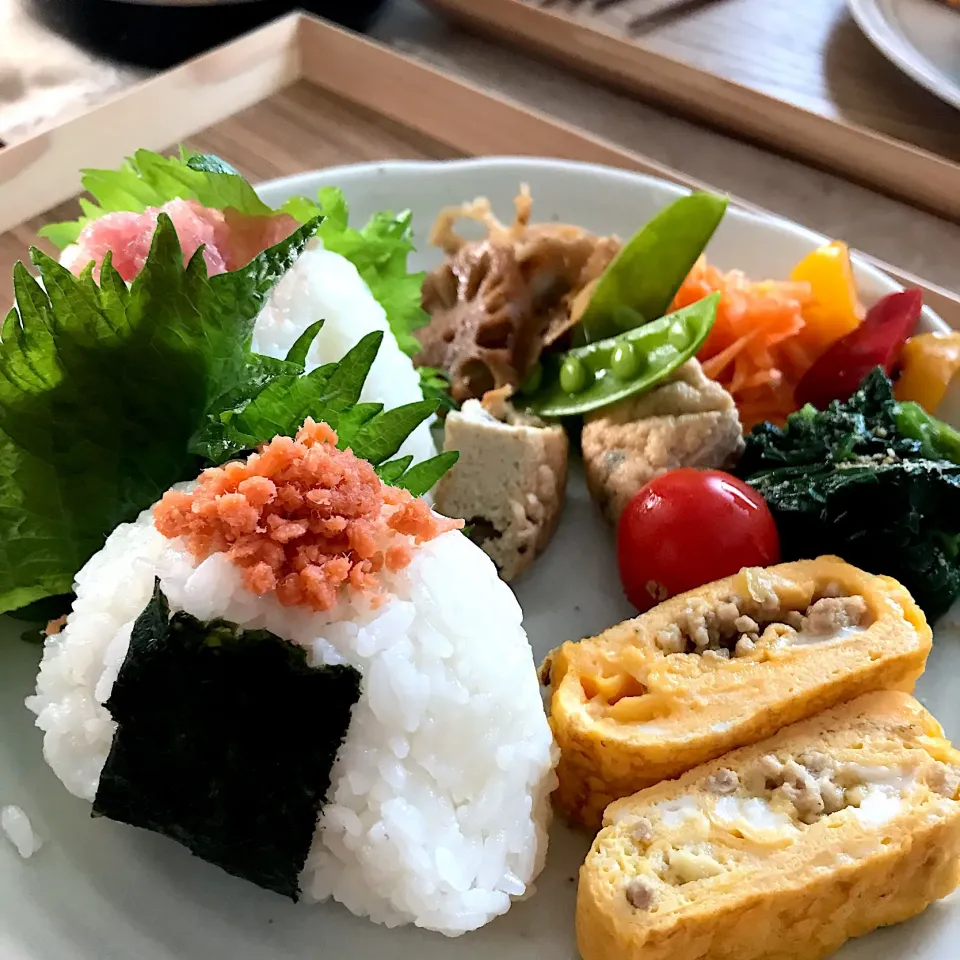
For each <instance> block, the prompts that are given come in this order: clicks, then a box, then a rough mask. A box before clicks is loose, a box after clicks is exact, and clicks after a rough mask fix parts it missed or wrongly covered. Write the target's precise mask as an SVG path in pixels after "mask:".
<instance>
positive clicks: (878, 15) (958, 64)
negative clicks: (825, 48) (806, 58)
mask: <svg viewBox="0 0 960 960" xmlns="http://www.w3.org/2000/svg"><path fill="white" fill-rule="evenodd" d="M847 2H848V4H849V6H850V12H851V13H852V14H853V17H854V19H855V20H856V21H857V23H858V24H859V25H860V29H861V30H863V32H864V33H865V34H866V35H867V36H868V37H869V38H870V40H871V41H873V43H874V44H875V45H876V47H877V49H878V50H880V52H881V53H882V54H883V55H884V56H885V57H887V59H889V60H890V61H892V62H893V63H895V64H896V65H897V66H898V67H899V68H900V69H901V70H903V72H904V73H906V74H907V75H908V76H910V77H912V78H913V79H914V80H916V81H917V83H919V84H921V85H922V86H924V87H926V88H927V89H928V90H929V91H930V92H931V93H933V94H936V95H937V96H938V97H940V99H941V100H944V101H946V102H947V103H949V104H951V105H952V106H954V107H956V108H957V109H958V110H960V7H957V8H955V9H951V7H950V6H949V4H948V3H946V0H847Z"/></svg>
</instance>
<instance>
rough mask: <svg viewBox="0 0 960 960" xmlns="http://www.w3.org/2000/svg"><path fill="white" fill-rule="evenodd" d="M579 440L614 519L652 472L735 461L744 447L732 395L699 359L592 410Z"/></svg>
mask: <svg viewBox="0 0 960 960" xmlns="http://www.w3.org/2000/svg"><path fill="white" fill-rule="evenodd" d="M581 442H582V445H583V463H584V468H585V470H586V474H587V484H588V486H589V487H590V493H591V495H592V496H593V498H594V500H595V501H596V502H597V503H598V504H599V506H600V509H601V510H602V511H603V514H604V516H605V517H606V518H607V519H608V520H609V521H610V522H611V523H616V522H617V521H618V520H619V519H620V514H621V513H623V510H624V508H625V507H626V505H627V504H628V503H629V502H630V500H631V498H632V497H633V496H634V494H635V493H637V491H639V490H640V488H641V487H642V486H643V485H644V484H646V483H647V482H649V481H650V480H652V479H653V478H654V477H657V476H659V475H660V474H661V473H666V471H667V470H675V469H676V468H678V467H716V468H723V467H729V466H731V465H733V464H734V463H736V461H737V460H738V459H739V457H740V455H741V454H742V453H743V447H744V442H743V431H742V430H741V429H740V418H739V415H738V414H737V408H736V405H735V404H734V402H733V397H731V396H730V394H729V393H727V391H726V390H724V389H723V387H721V386H720V384H719V383H716V382H714V381H713V380H710V379H708V378H707V377H706V376H705V375H704V372H703V370H702V369H701V367H700V364H699V362H698V361H696V360H689V361H688V362H687V363H685V364H684V365H683V366H682V367H680V368H679V369H678V370H677V371H676V373H675V374H674V376H673V377H672V378H671V379H670V380H667V381H666V382H664V383H662V384H660V385H659V386H658V387H655V388H654V389H653V390H650V391H649V392H647V393H641V394H639V395H637V396H635V397H630V398H628V399H627V400H623V401H621V402H620V403H617V404H614V405H613V406H610V407H604V408H603V409H602V410H598V411H597V412H596V413H593V414H588V415H587V418H586V422H585V424H584V427H583V434H582V441H581Z"/></svg>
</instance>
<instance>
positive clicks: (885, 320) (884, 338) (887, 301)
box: [794, 290, 923, 410]
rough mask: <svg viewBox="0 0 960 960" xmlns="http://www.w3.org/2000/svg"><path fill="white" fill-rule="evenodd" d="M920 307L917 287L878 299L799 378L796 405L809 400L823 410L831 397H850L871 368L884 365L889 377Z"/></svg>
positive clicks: (915, 323)
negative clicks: (861, 319) (856, 325)
mask: <svg viewBox="0 0 960 960" xmlns="http://www.w3.org/2000/svg"><path fill="white" fill-rule="evenodd" d="M922 309H923V294H922V293H921V292H920V291H919V290H904V291H902V292H900V293H891V294H888V295H887V296H885V297H884V298H883V299H882V300H878V301H877V302H876V303H875V304H874V305H873V306H872V307H871V308H870V309H869V310H868V311H867V315H866V316H865V317H864V318H863V322H862V323H861V324H860V325H859V326H858V327H857V328H856V329H855V330H852V331H851V332H850V333H848V334H847V335H846V336H845V337H841V338H840V339H839V340H837V341H836V342H835V343H833V344H831V345H830V346H829V347H827V349H826V351H825V352H824V353H823V354H821V356H820V357H819V358H818V359H817V360H816V361H815V362H814V364H813V366H812V367H810V369H809V370H808V371H807V372H806V373H805V374H804V375H803V376H802V377H801V378H800V382H799V383H798V384H797V389H796V390H795V391H794V397H795V399H796V401H797V404H798V405H800V406H803V405H804V404H807V403H812V404H813V405H814V406H815V407H816V408H817V409H818V410H823V409H824V408H825V407H826V406H827V405H828V404H829V403H830V401H831V400H840V401H847V400H849V399H850V397H851V396H852V395H853V393H854V392H855V391H856V389H857V387H859V386H860V384H861V383H862V382H863V378H864V377H866V375H867V374H868V373H869V372H870V371H871V370H873V369H874V367H883V370H884V373H886V374H887V376H890V373H891V371H892V370H893V367H894V364H895V363H896V362H897V357H898V356H899V355H900V348H901V347H902V346H903V344H904V342H905V341H906V340H908V339H909V338H910V337H911V336H913V331H914V330H915V329H916V326H917V323H918V321H919V320H920V313H921V311H922Z"/></svg>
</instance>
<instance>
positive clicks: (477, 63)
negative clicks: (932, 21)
mask: <svg viewBox="0 0 960 960" xmlns="http://www.w3.org/2000/svg"><path fill="white" fill-rule="evenodd" d="M478 2H479V0H478ZM784 2H789V4H790V6H793V7H795V8H796V9H797V10H798V11H799V12H798V13H797V23H802V22H803V10H804V9H805V5H804V4H798V3H796V2H795V0H717V4H716V7H717V10H718V11H719V10H720V9H721V8H722V7H723V6H724V4H731V5H732V6H730V7H728V10H737V9H740V8H743V9H746V4H748V3H749V4H750V5H751V6H752V7H753V8H756V7H757V4H758V3H759V6H760V7H763V5H764V3H769V4H772V5H774V6H777V7H778V8H779V9H781V11H782V9H783V3H784ZM828 2H829V3H834V4H837V5H838V9H839V5H840V4H842V0H806V3H807V4H814V3H828ZM784 23H785V26H784V28H783V29H784V30H785V31H786V30H788V26H787V25H786V21H784ZM674 30H677V31H679V28H674V27H672V26H671V27H670V29H669V30H668V31H667V32H666V33H665V34H664V37H665V38H666V39H665V41H664V42H667V41H668V40H669V41H670V42H681V41H682V37H683V36H684V34H683V32H682V31H679V32H676V33H674ZM374 36H375V37H376V38H377V39H380V40H381V41H384V42H386V43H388V44H389V45H391V46H393V47H395V48H397V49H399V50H402V51H404V52H407V53H411V54H413V55H415V56H417V57H419V58H420V59H422V60H425V61H427V62H430V63H433V64H435V65H437V66H440V67H442V68H444V69H446V70H448V71H451V72H453V73H455V74H459V75H461V76H464V77H466V78H468V79H472V80H474V81H477V82H479V83H481V84H482V85H484V86H487V87H488V88H490V89H492V90H495V91H496V92H498V93H501V94H504V95H507V96H510V97H513V98H514V99H516V100H520V101H523V102H525V103H527V104H529V105H531V106H534V107H537V108H539V109H542V110H544V111H546V112H548V113H551V114H553V115H555V116H558V117H560V118H562V119H564V120H566V121H568V122H570V123H573V124H576V125H578V126H580V127H583V128H586V129H588V130H590V131H592V132H594V133H597V134H599V135H601V136H604V137H606V138H608V139H610V140H613V141H615V142H617V143H619V144H622V145H623V146H625V147H628V148H630V149H632V150H636V151H638V152H641V153H644V154H647V155H648V156H650V157H652V158H653V159H655V160H659V161H661V162H663V163H665V164H667V165H668V166H672V167H675V168H677V169H679V170H682V171H684V172H686V173H688V174H690V175H691V176H694V177H696V178H698V179H700V180H703V181H705V182H707V183H710V184H712V185H714V186H715V187H717V188H719V189H723V190H729V191H730V192H732V193H735V194H737V195H740V196H742V197H744V198H745V199H747V200H750V201H752V202H754V203H756V204H759V205H760V206H763V207H766V208H768V209H771V210H774V211H776V212H777V213H780V214H781V215H783V216H785V217H788V218H790V219H792V220H796V221H799V222H800V223H803V224H806V225H807V226H809V227H812V228H814V229H816V230H819V231H821V232H823V233H826V234H828V235H831V236H838V237H843V238H845V239H847V240H848V241H850V243H851V244H853V245H855V246H857V247H859V248H861V249H863V250H865V251H867V252H869V253H872V254H874V255H876V256H878V257H880V258H882V259H884V260H887V261H889V262H891V263H895V264H897V265H899V266H901V267H903V268H904V269H906V270H909V271H911V272H913V273H916V274H919V275H920V276H924V277H926V278H927V279H929V280H931V281H933V282H935V283H939V284H941V285H943V286H946V287H948V288H951V289H957V288H958V287H960V270H958V261H960V227H958V226H956V225H954V224H949V223H946V222H945V221H942V220H939V219H937V218H936V217H932V216H930V215H928V214H925V213H922V212H920V211H918V210H916V209H914V208H912V207H910V206H908V205H905V204H902V203H898V202H896V201H893V200H889V199H887V198H885V197H882V196H879V195H878V194H876V193H874V192H872V191H869V190H865V189H863V188H861V187H857V186H855V185H853V184H851V183H849V182H848V181H846V180H843V179H841V178H839V177H835V176H831V175H830V174H826V173H823V172H820V171H817V170H813V169H811V168H809V167H808V166H806V165H803V164H800V163H796V162H794V161H790V160H786V159H784V158H782V157H780V156H777V155H776V154H773V153H771V152H769V151H767V150H763V149H760V148H757V147H755V146H751V145H748V144H745V143H742V142H739V141H737V140H735V139H732V138H730V137H727V136H724V135H722V134H719V133H716V132H713V131H711V130H707V129H704V128H703V127H702V126H699V125H696V124H692V123H690V122H687V121H685V120H683V119H679V118H677V117H673V116H670V115H669V114H667V113H665V112H663V111H660V110H656V109H653V108H651V107H649V106H646V105H644V104H642V103H639V102H637V101H636V100H633V99H630V98H627V97H624V96H620V95H617V94H614V93H611V92H609V91H607V90H604V89H602V88H600V87H599V86H597V85H596V84H593V83H590V82H587V81H583V80H580V79H577V78H574V77H572V76H570V75H569V73H568V72H566V71H564V70H562V69H558V68H555V67H551V66H547V65H544V64H542V63H539V62H537V61H534V60H532V59H530V58H528V57H526V56H523V55H519V54H516V53H513V52H510V51H507V50H505V49H503V48H502V47H501V46H499V45H496V44H492V43H489V42H486V41H483V40H480V39H477V38H475V37H472V36H470V35H468V34H466V33H464V32H462V31H460V30H456V29H454V28H452V27H450V26H449V25H447V24H446V23H445V22H444V21H442V20H441V19H439V18H438V17H436V16H435V15H433V14H432V13H430V12H428V11H427V10H425V9H423V8H422V7H419V6H418V5H417V4H416V3H414V2H413V0H394V2H393V3H392V5H391V7H390V9H389V11H388V12H387V14H386V15H385V16H384V18H383V19H382V20H381V22H380V23H379V25H378V26H377V28H376V29H375V31H374ZM671 37H673V39H672V40H670V38H671ZM848 39H849V42H850V47H849V50H850V51H851V52H850V54H849V56H850V57H851V58H852V57H854V56H856V57H860V56H861V55H863V56H865V57H868V58H870V61H869V62H871V63H873V64H874V65H875V66H877V68H878V69H881V70H888V69H889V70H893V68H892V67H889V66H888V65H887V64H886V63H885V62H884V61H882V58H879V56H878V55H877V54H876V53H875V52H874V51H873V49H872V47H870V45H869V44H868V43H867V42H866V41H865V40H864V39H863V38H862V37H860V36H859V34H856V35H849V34H848ZM707 40H709V31H706V32H705V34H704V35H702V42H703V43H704V44H705V47H704V49H705V51H706V50H707V48H708V47H709V44H707ZM4 42H5V37H4V36H3V35H0V52H2V51H3V45H4ZM812 42H813V41H810V40H808V39H807V38H803V39H802V40H801V39H798V40H797V43H798V45H800V44H802V45H806V44H808V43H812ZM745 45H748V44H746V42H745ZM704 55H705V56H706V55H707V53H706V52H705V54H704ZM858 62H859V61H858ZM768 66H769V72H768V73H767V74H766V75H767V77H768V81H769V82H770V83H778V82H781V83H786V82H787V78H789V77H790V76H792V75H794V74H795V73H796V70H795V69H794V68H792V67H790V66H789V63H787V65H785V66H784V68H783V70H779V69H777V68H776V66H775V65H768ZM744 69H747V68H746V67H744ZM752 69H754V70H756V71H760V72H763V69H765V68H764V67H763V65H762V64H760V63H758V64H757V66H756V67H754V68H752ZM851 69H852V67H851ZM858 69H859V68H858ZM894 73H895V71H894ZM778 78H779V79H778ZM901 80H902V78H900V77H899V76H897V77H895V82H900V81H901ZM903 82H906V81H903ZM790 85H791V86H792V87H793V88H797V84H794V83H791V84H790ZM814 86H815V85H814V84H813V83H812V81H811V82H809V83H808V84H807V87H808V89H810V90H812V89H814ZM322 120H323V118H318V123H320V122H322ZM83 164H84V160H83V158H82V157H78V158H77V166H78V168H79V167H81V166H83Z"/></svg>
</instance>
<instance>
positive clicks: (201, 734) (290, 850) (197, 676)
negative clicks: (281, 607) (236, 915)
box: [93, 581, 360, 900]
mask: <svg viewBox="0 0 960 960" xmlns="http://www.w3.org/2000/svg"><path fill="white" fill-rule="evenodd" d="M359 696H360V674H359V672H358V671H357V670H355V669H354V668H353V667H348V666H321V667H309V666H308V665H307V658H306V653H305V651H304V650H303V648H302V647H299V646H297V645H295V644H293V643H289V642H287V641H285V640H281V639H280V638H279V637H277V636H275V635H274V634H272V633H270V632H269V631H266V630H249V631H244V630H241V629H240V628H238V627H237V626H236V625H235V624H232V623H228V622H226V621H223V620H215V621H211V622H210V623H206V624H205V623H202V622H201V621H200V620H197V619H196V618H195V617H192V616H190V615H189V614H186V613H177V614H174V616H173V617H172V618H171V617H170V607H169V604H168V602H167V599H166V597H165V596H164V595H163V593H162V591H161V590H160V584H159V581H157V584H156V586H155V588H154V593H153V598H152V599H151V601H150V602H149V603H148V604H147V606H146V608H145V609H144V611H143V613H141V614H140V616H139V617H138V618H137V621H136V623H135V624H134V627H133V632H132V635H131V639H130V648H129V651H128V652H127V656H126V658H125V659H124V661H123V665H122V666H121V668H120V672H119V675H118V677H117V680H116V682H115V684H114V686H113V692H112V693H111V695H110V699H109V700H108V701H107V703H106V707H107V709H108V710H109V711H110V713H111V715H112V717H113V719H114V720H115V721H116V722H117V724H118V727H117V732H116V734H115V735H114V738H113V744H112V746H111V749H110V755H109V756H108V758H107V762H106V764H105V766H104V768H103V773H102V774H101V776H100V784H99V787H98V789H97V796H96V799H95V800H94V805H93V815H94V816H106V817H109V818H110V819H112V820H119V821H122V822H124V823H129V824H132V825H134V826H137V827H144V828H146V829H148V830H154V831H156V832H157V833H162V834H164V835H165V836H168V837H172V838H173V839H174V840H176V841H178V842H179V843H182V844H183V845H184V846H186V847H187V848H188V849H190V850H191V851H192V852H193V853H194V854H196V855H197V856H199V857H202V858H203V859H204V860H207V861H209V862H210V863H213V864H216V865H217V866H219V867H222V868H223V869H224V870H226V871H227V872H228V873H232V874H234V875H235V876H238V877H243V878H244V879H246V880H250V881H252V882H253V883H256V884H258V885H259V886H261V887H266V888H267V889H269V890H274V891H276V892H277V893H280V894H282V895H284V896H287V897H290V898H291V899H293V900H296V899H298V896H299V887H298V880H299V875H300V872H301V870H302V869H303V866H304V862H305V861H306V857H307V853H308V852H309V850H310V844H311V842H312V840H313V835H314V829H315V826H316V822H317V817H318V815H319V811H320V808H321V806H322V805H323V803H324V801H325V799H326V794H327V790H328V789H329V787H330V768H331V767H332V765H333V761H334V759H335V758H336V755H337V750H338V749H339V748H340V744H341V743H342V742H343V738H344V736H346V732H347V727H348V725H349V723H350V711H351V708H352V707H353V705H354V703H356V702H357V700H358V699H359Z"/></svg>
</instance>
